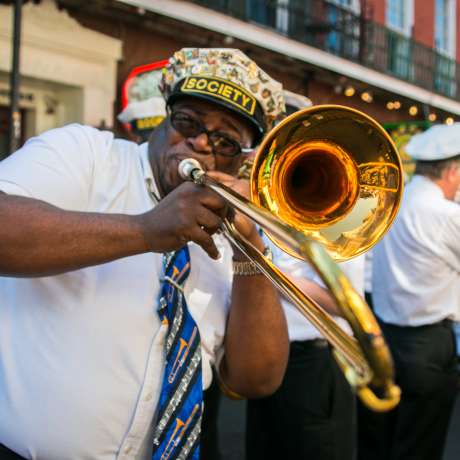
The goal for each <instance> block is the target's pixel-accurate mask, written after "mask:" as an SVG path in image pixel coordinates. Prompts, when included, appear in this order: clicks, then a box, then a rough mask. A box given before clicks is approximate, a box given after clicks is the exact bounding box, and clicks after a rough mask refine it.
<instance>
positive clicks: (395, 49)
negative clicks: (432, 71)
mask: <svg viewBox="0 0 460 460" xmlns="http://www.w3.org/2000/svg"><path fill="white" fill-rule="evenodd" d="M413 15H414V4H413V0H386V23H387V26H388V28H389V29H390V30H389V31H388V33H387V50H388V55H387V68H388V70H389V71H390V72H391V73H393V74H394V75H396V76H397V77H400V78H404V79H405V80H412V79H413V66H412V62H411V61H412V52H411V41H410V39H409V38H408V37H410V35H411V31H412V25H413Z"/></svg>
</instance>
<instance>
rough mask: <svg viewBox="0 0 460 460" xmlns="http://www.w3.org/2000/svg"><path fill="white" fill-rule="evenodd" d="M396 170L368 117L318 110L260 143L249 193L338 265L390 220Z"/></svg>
mask: <svg viewBox="0 0 460 460" xmlns="http://www.w3.org/2000/svg"><path fill="white" fill-rule="evenodd" d="M401 171H402V165H401V160H400V158H399V155H398V153H397V150H396V148H395V146H394V144H393V141H392V140H391V138H390V136H389V135H388V134H387V133H386V131H385V130H384V129H383V128H382V127H381V126H380V125H379V124H378V123H376V122H375V121H374V120H373V119H372V118H370V117H368V116H367V115H365V114H363V113H362V112H359V111H357V110H354V109H351V108H347V107H343V106H334V105H324V106H316V107H311V108H308V109H305V110H302V111H299V112H296V113H294V114H292V115H291V116H289V117H287V118H286V119H285V120H283V122H281V123H280V124H279V125H278V126H277V127H276V128H274V129H273V130H272V131H270V133H269V134H268V136H267V137H266V138H265V139H264V141H263V142H262V144H261V146H260V148H259V151H258V153H257V156H256V158H255V161H254V167H253V169H252V176H251V194H252V199H253V201H254V203H256V204H258V205H260V206H262V207H264V208H266V209H268V210H269V211H270V212H272V213H273V214H274V215H275V216H277V217H278V218H279V219H280V220H282V221H283V222H286V223H287V224H289V225H290V226H292V227H294V228H295V229H297V230H298V231H301V232H302V233H304V234H305V235H306V236H307V237H309V238H312V239H314V240H316V241H318V242H319V243H321V244H322V245H323V246H324V247H325V248H326V249H327V250H328V252H329V254H330V255H331V256H332V257H333V258H334V259H335V260H336V261H344V260H347V259H350V258H352V257H354V256H357V255H359V254H362V253H363V252H365V251H366V250H368V249H369V248H371V247H372V246H373V245H374V244H375V243H376V242H377V241H378V240H379V239H380V238H381V237H382V236H383V234H384V233H385V232H386V230H387V229H388V227H389V226H390V225H391V223H392V222H393V220H394V218H395V216H396V213H397V210H398V207H399V203H400V200H401V195H402V187H403V176H402V173H401ZM269 236H270V235H269ZM271 238H272V239H273V240H274V242H275V243H276V244H277V245H278V246H280V248H281V249H283V250H284V251H286V252H288V253H289V254H291V255H294V256H299V255H298V254H296V253H295V252H294V251H293V250H292V248H289V247H288V246H286V245H284V244H283V243H282V242H280V241H276V239H275V238H273V237H271Z"/></svg>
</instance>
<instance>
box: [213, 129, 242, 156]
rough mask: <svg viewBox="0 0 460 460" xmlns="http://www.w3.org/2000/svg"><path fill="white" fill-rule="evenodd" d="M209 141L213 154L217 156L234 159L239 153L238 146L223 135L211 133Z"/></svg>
mask: <svg viewBox="0 0 460 460" xmlns="http://www.w3.org/2000/svg"><path fill="white" fill-rule="evenodd" d="M209 141H210V143H211V144H212V148H213V150H214V153H216V154H218V155H222V156H224V157H234V156H236V155H238V154H239V153H240V152H241V147H240V144H238V142H236V141H235V140H233V139H231V138H229V137H228V136H226V135H225V134H221V133H211V134H210V136H209Z"/></svg>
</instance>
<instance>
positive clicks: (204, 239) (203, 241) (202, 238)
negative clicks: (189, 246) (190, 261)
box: [191, 227, 220, 260]
mask: <svg viewBox="0 0 460 460" xmlns="http://www.w3.org/2000/svg"><path fill="white" fill-rule="evenodd" d="M191 239H192V241H193V242H194V243H196V244H198V245H199V246H201V247H202V248H203V250H204V251H206V252H207V253H208V255H209V257H211V259H216V260H217V259H218V258H219V257H220V254H219V251H218V249H217V247H216V245H215V243H214V240H213V239H212V238H211V236H210V235H209V234H208V233H207V232H206V231H205V230H204V229H202V228H200V227H196V229H195V230H194V232H193V234H192V238H191Z"/></svg>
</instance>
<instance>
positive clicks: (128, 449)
mask: <svg viewBox="0 0 460 460" xmlns="http://www.w3.org/2000/svg"><path fill="white" fill-rule="evenodd" d="M130 452H131V446H130V445H129V444H127V445H126V447H125V454H129V453H130Z"/></svg>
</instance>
